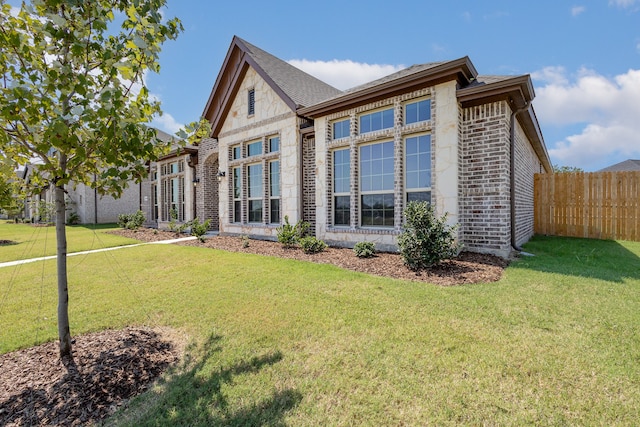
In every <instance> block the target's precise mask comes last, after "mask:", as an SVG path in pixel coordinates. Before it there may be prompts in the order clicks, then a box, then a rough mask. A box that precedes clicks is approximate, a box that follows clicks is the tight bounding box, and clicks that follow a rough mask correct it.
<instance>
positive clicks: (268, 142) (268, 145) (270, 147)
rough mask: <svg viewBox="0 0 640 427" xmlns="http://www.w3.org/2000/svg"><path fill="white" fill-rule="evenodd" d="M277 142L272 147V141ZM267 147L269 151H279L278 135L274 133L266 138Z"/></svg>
mask: <svg viewBox="0 0 640 427" xmlns="http://www.w3.org/2000/svg"><path fill="white" fill-rule="evenodd" d="M274 142H275V143H276V144H277V147H276V148H275V149H274V148H273V145H274V144H273V143H274ZM267 149H268V152H269V153H278V152H279V151H280V135H274V136H270V137H268V138H267Z"/></svg>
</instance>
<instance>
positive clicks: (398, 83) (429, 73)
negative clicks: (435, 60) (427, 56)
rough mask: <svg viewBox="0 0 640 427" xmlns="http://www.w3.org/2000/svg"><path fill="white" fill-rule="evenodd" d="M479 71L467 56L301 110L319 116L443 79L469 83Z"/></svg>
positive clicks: (306, 113)
mask: <svg viewBox="0 0 640 427" xmlns="http://www.w3.org/2000/svg"><path fill="white" fill-rule="evenodd" d="M477 75H478V73H477V71H476V69H475V67H474V65H473V63H472V62H471V60H470V59H469V57H468V56H465V57H463V58H460V59H456V60H453V61H449V62H446V63H444V64H440V65H437V66H435V67H433V68H429V69H426V70H423V71H421V72H418V73H414V74H410V75H408V76H403V77H400V78H398V79H394V80H391V81H389V82H385V83H382V84H380V85H376V86H371V87H366V88H364V89H362V90H359V91H355V92H350V93H347V94H345V95H341V96H337V97H335V98H331V99H329V100H327V101H323V102H320V103H318V104H316V105H312V106H309V107H305V108H301V109H299V110H298V114H299V115H301V116H304V117H311V118H316V117H320V116H324V115H327V114H331V113H333V112H336V111H341V110H345V109H348V108H352V107H355V106H359V105H363V104H367V103H370V102H374V101H376V100H379V99H384V98H388V97H391V96H393V95H396V94H398V93H403V92H408V91H410V90H413V89H414V88H418V87H425V86H433V85H435V84H438V83H442V82H444V81H450V80H457V82H458V84H459V85H463V86H464V85H467V84H469V82H470V81H471V80H472V79H473V78H475V77H476V76H477Z"/></svg>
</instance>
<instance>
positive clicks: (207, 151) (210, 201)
mask: <svg viewBox="0 0 640 427" xmlns="http://www.w3.org/2000/svg"><path fill="white" fill-rule="evenodd" d="M219 165H220V162H219V159H218V140H217V139H213V138H206V139H203V140H202V141H201V142H200V145H199V146H198V166H197V167H196V174H197V177H198V179H199V180H200V182H199V183H198V186H197V187H196V215H197V217H198V218H199V219H200V220H202V221H206V220H207V219H208V220H210V221H211V223H210V225H209V229H211V230H219V229H220V214H219V212H220V208H219V196H218V171H219V169H220V168H219ZM225 179H230V178H229V177H225Z"/></svg>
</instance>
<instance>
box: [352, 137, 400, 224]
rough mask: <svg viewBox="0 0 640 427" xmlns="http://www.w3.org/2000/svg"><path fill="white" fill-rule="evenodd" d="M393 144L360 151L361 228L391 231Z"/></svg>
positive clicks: (380, 144)
mask: <svg viewBox="0 0 640 427" xmlns="http://www.w3.org/2000/svg"><path fill="white" fill-rule="evenodd" d="M393 189H394V155H393V141H388V142H382V143H377V144H369V145H363V146H361V147H360V197H361V207H360V225H361V226H363V227H393V222H394V219H393V218H394V195H393Z"/></svg>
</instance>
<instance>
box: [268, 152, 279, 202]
mask: <svg viewBox="0 0 640 427" xmlns="http://www.w3.org/2000/svg"><path fill="white" fill-rule="evenodd" d="M269 188H270V191H269V195H270V196H271V197H280V162H279V161H275V162H271V163H269Z"/></svg>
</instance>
